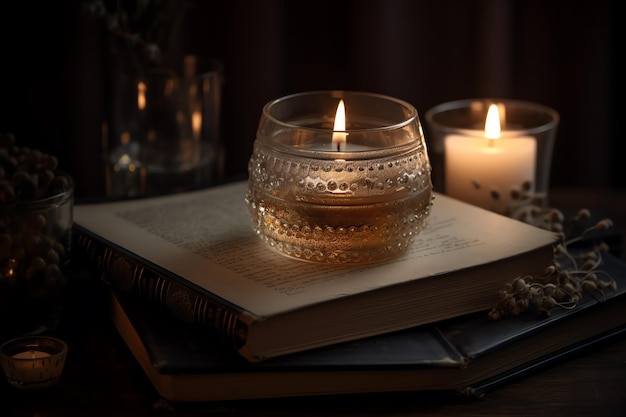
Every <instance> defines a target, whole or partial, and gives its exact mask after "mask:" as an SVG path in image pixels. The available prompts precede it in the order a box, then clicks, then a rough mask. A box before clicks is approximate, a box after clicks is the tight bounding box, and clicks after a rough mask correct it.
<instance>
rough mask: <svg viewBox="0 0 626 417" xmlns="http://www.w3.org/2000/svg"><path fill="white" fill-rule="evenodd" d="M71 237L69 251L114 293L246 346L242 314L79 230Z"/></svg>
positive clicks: (245, 323)
mask: <svg viewBox="0 0 626 417" xmlns="http://www.w3.org/2000/svg"><path fill="white" fill-rule="evenodd" d="M73 235H74V247H73V248H72V251H73V252H74V253H77V254H80V255H81V258H82V260H83V261H86V262H85V265H86V266H87V267H89V268H90V269H94V270H95V272H97V273H99V274H100V279H101V280H102V281H103V282H104V283H105V284H107V285H108V286H110V287H111V288H113V289H114V290H117V291H122V292H125V293H135V294H138V295H140V296H143V297H147V298H148V299H150V300H152V301H153V302H155V303H157V304H158V305H161V306H163V307H165V308H166V309H167V310H169V311H170V312H172V313H173V314H174V315H176V316H177V317H178V318H180V319H181V320H183V321H184V322H186V323H188V324H192V325H200V326H203V327H206V328H208V329H211V330H212V331H214V332H215V333H216V334H217V335H218V336H219V337H220V338H223V339H225V341H226V342H227V343H228V344H230V345H231V346H233V347H234V348H235V349H236V350H240V349H241V348H242V347H243V346H244V345H245V343H246V338H247V330H248V324H247V322H246V321H244V320H242V319H241V315H242V314H245V313H242V312H240V311H238V310H236V309H235V308H233V307H230V306H228V305H226V303H225V302H221V301H220V300H219V299H217V297H215V298H214V297H210V296H209V295H205V294H201V293H199V292H198V291H196V290H195V289H194V288H192V287H191V286H190V285H185V284H184V283H182V282H181V280H180V279H176V278H172V277H170V276H168V275H167V274H166V273H164V272H159V271H158V270H157V268H154V267H151V266H150V265H148V264H147V263H145V262H142V261H141V260H140V259H137V258H136V257H134V256H132V255H130V254H128V253H125V251H123V250H122V249H119V248H117V247H116V246H114V245H111V244H107V243H106V242H103V241H102V240H101V239H97V238H95V237H92V236H90V235H89V234H88V233H86V232H84V231H83V230H82V229H80V228H79V227H76V226H75V227H74V233H73Z"/></svg>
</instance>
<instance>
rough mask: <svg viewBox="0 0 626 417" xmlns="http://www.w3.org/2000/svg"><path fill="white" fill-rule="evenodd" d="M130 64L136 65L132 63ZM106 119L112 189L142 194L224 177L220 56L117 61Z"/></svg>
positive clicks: (116, 193)
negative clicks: (171, 63)
mask: <svg viewBox="0 0 626 417" xmlns="http://www.w3.org/2000/svg"><path fill="white" fill-rule="evenodd" d="M129 66H131V65H129ZM109 82H110V85H109V89H108V94H109V95H110V97H109V99H108V101H107V103H108V105H107V106H106V108H105V110H106V115H105V118H104V120H103V123H102V134H103V138H102V139H103V149H104V157H105V161H104V163H105V164H104V165H105V179H106V194H107V196H109V197H114V198H119V197H142V196H146V195H155V194H163V193H172V192H178V191H184V190H188V189H194V188H200V187H205V186H207V185H210V184H211V183H212V182H214V181H216V180H217V179H218V177H219V176H220V175H221V173H220V171H221V169H222V168H221V165H222V144H221V138H220V135H219V130H220V129H219V122H220V114H221V92H222V84H223V71H222V68H221V62H219V61H214V60H207V59H200V58H199V57H196V56H193V55H189V56H186V57H185V59H184V60H183V62H182V64H181V65H180V68H169V67H168V68H161V67H158V68H152V67H150V68H145V69H142V70H141V71H139V70H137V71H136V72H133V71H130V70H129V69H128V68H127V67H123V68H118V67H117V66H114V67H112V69H111V72H110V81H109Z"/></svg>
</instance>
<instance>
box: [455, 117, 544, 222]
mask: <svg viewBox="0 0 626 417" xmlns="http://www.w3.org/2000/svg"><path fill="white" fill-rule="evenodd" d="M500 123H501V118H500V111H499V108H498V106H496V105H491V106H490V108H489V112H488V113H487V118H486V120H485V131H484V133H483V134H475V135H474V134H471V135H470V134H468V135H458V134H457V135H448V136H446V138H445V139H444V147H445V148H444V155H445V178H446V183H445V187H446V193H447V194H448V195H450V196H452V197H455V198H458V199H460V200H463V201H466V202H468V203H471V204H474V205H477V206H480V207H484V208H486V209H489V210H493V211H496V212H504V211H505V209H506V207H507V205H508V204H510V191H511V190H512V189H514V188H519V187H521V186H522V184H524V183H529V184H530V185H531V187H533V186H534V184H535V160H536V153H537V149H536V148H537V146H536V140H535V138H533V137H531V136H514V135H513V134H512V132H506V135H503V134H502V132H501V126H500ZM472 133H476V132H472Z"/></svg>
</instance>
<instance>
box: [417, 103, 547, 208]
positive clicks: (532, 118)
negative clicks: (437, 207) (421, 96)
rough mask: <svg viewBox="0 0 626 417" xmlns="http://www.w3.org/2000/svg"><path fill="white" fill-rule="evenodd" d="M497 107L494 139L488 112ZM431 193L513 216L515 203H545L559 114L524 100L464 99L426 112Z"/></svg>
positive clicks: (542, 204)
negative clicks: (491, 134)
mask: <svg viewBox="0 0 626 417" xmlns="http://www.w3.org/2000/svg"><path fill="white" fill-rule="evenodd" d="M491 105H495V108H496V109H497V112H496V113H495V114H496V121H498V125H499V128H500V132H499V133H497V135H496V136H497V138H491V137H488V135H487V129H486V124H487V114H488V112H489V108H490V107H491ZM425 121H426V135H427V136H426V137H427V141H428V146H429V149H430V151H431V157H432V164H433V183H434V186H435V190H436V191H439V192H442V193H444V194H447V195H449V196H451V197H455V198H458V199H460V200H463V201H465V202H468V203H470V204H474V205H477V206H480V207H483V208H486V209H488V210H491V211H494V212H497V213H501V214H506V215H508V214H511V213H512V212H513V211H515V208H516V207H517V206H518V205H519V204H524V203H526V202H532V204H536V205H537V206H542V207H546V206H547V205H548V197H549V195H548V191H549V186H550V169H551V165H552V150H553V147H554V141H555V137H556V131H557V128H558V124H559V114H558V113H557V112H556V111H555V110H554V109H552V108H550V107H548V106H545V105H542V104H537V103H532V102H528V101H523V100H512V99H496V98H484V99H467V100H457V101H451V102H447V103H443V104H440V105H437V106H435V107H433V108H431V109H429V110H428V111H427V112H426V114H425Z"/></svg>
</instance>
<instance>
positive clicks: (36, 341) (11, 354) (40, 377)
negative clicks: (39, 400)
mask: <svg viewBox="0 0 626 417" xmlns="http://www.w3.org/2000/svg"><path fill="white" fill-rule="evenodd" d="M66 356H67V344H66V343H65V342H64V341H62V340H59V339H56V338H54V337H47V336H28V337H21V338H17V339H13V340H10V341H8V342H6V343H4V344H3V345H2V346H0V361H1V363H2V369H3V371H4V374H5V376H6V377H7V379H8V381H9V384H11V385H12V386H14V387H16V388H21V389H34V388H46V387H50V386H52V385H55V384H56V383H57V382H58V381H59V378H60V377H61V372H63V367H64V366H65V357H66Z"/></svg>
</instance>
